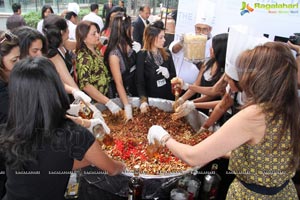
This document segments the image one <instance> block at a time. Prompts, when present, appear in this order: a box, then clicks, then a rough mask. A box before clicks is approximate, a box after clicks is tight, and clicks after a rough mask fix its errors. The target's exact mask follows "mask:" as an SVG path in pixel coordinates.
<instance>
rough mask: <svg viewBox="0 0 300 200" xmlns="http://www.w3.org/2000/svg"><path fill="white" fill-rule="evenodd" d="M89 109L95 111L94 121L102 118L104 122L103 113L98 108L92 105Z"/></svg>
mask: <svg viewBox="0 0 300 200" xmlns="http://www.w3.org/2000/svg"><path fill="white" fill-rule="evenodd" d="M89 108H90V109H91V110H92V111H93V118H94V119H96V118H100V119H102V120H103V121H104V119H103V116H102V113H101V111H100V110H98V108H97V107H96V106H95V105H92V104H90V105H89Z"/></svg>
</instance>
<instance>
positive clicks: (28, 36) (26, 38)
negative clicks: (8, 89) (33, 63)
mask: <svg viewBox="0 0 300 200" xmlns="http://www.w3.org/2000/svg"><path fill="white" fill-rule="evenodd" d="M13 33H14V34H15V35H16V36H17V37H18V38H20V39H19V46H20V59H22V58H25V57H27V56H30V57H38V56H43V55H46V53H47V43H46V38H45V37H44V36H43V35H42V34H41V33H40V32H38V31H37V30H35V29H33V28H30V27H27V26H22V27H19V28H16V29H14V31H13ZM5 99H6V100H8V97H7V98H5ZM2 100H3V99H2ZM89 106H90V107H91V108H92V109H93V112H94V116H99V114H97V113H100V111H99V110H98V109H97V108H96V107H95V106H93V105H89ZM71 107H72V109H71V110H68V113H70V114H72V115H73V116H71V115H69V116H68V117H69V118H71V119H72V120H73V121H74V122H76V123H78V124H81V125H82V126H83V127H86V128H89V130H92V128H93V126H94V125H95V123H96V122H97V120H96V119H91V120H88V119H81V118H79V117H74V116H78V110H79V105H74V104H71ZM6 108H8V106H7V107H6ZM7 112H8V111H7ZM7 112H6V113H7ZM96 118H98V117H96Z"/></svg>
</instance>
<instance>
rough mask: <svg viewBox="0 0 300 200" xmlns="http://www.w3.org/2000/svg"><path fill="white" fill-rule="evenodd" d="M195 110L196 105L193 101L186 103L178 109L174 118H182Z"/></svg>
mask: <svg viewBox="0 0 300 200" xmlns="http://www.w3.org/2000/svg"><path fill="white" fill-rule="evenodd" d="M194 109H195V104H194V102H192V101H185V102H184V103H183V104H182V105H181V106H179V107H178V108H176V110H175V113H174V114H173V116H174V117H175V118H181V117H184V116H186V115H188V114H189V113H190V112H191V111H192V110H194Z"/></svg>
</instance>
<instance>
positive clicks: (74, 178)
mask: <svg viewBox="0 0 300 200" xmlns="http://www.w3.org/2000/svg"><path fill="white" fill-rule="evenodd" d="M79 185H80V171H76V172H73V173H71V174H70V179H69V182H68V186H67V189H66V191H65V195H64V196H65V198H66V199H77V198H78V197H79Z"/></svg>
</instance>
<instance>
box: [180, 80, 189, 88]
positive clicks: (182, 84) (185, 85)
mask: <svg viewBox="0 0 300 200" xmlns="http://www.w3.org/2000/svg"><path fill="white" fill-rule="evenodd" d="M189 86H190V84H188V83H185V82H184V81H183V80H182V83H181V89H183V90H187V89H189Z"/></svg>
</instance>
